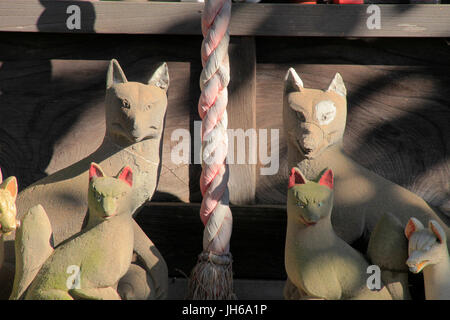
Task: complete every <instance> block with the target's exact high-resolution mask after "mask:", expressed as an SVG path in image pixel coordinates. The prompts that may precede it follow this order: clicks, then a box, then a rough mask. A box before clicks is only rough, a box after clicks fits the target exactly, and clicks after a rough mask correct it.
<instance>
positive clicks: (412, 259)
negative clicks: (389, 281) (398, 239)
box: [405, 217, 448, 273]
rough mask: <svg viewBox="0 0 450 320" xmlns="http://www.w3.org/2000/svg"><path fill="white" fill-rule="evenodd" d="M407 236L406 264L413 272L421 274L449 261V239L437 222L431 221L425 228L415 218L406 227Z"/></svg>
mask: <svg viewBox="0 0 450 320" xmlns="http://www.w3.org/2000/svg"><path fill="white" fill-rule="evenodd" d="M405 236H406V238H408V240H409V245H408V254H409V257H408V260H407V261H406V264H407V265H408V267H409V270H410V271H411V272H413V273H419V272H420V271H422V270H423V269H424V268H426V267H427V266H429V265H433V264H438V263H440V262H441V261H443V260H444V259H448V249H447V237H446V234H445V231H444V229H443V228H442V227H441V226H440V225H439V223H437V221H435V220H430V221H429V223H428V228H425V227H424V226H423V224H422V223H421V222H420V221H419V220H417V219H416V218H414V217H413V218H411V219H409V221H408V223H407V225H406V227H405Z"/></svg>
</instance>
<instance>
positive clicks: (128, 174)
mask: <svg viewBox="0 0 450 320" xmlns="http://www.w3.org/2000/svg"><path fill="white" fill-rule="evenodd" d="M117 177H118V179H120V180H123V181H125V182H126V183H128V184H129V185H130V187H132V186H133V171H132V170H131V168H130V167H124V168H123V169H122V170H120V172H119V175H118V176H117Z"/></svg>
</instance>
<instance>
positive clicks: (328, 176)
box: [319, 169, 333, 190]
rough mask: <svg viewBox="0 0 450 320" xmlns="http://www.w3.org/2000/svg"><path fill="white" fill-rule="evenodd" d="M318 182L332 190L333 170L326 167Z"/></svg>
mask: <svg viewBox="0 0 450 320" xmlns="http://www.w3.org/2000/svg"><path fill="white" fill-rule="evenodd" d="M319 184H320V185H321V186H326V187H328V188H330V189H331V190H333V171H332V170H331V169H328V170H327V171H325V172H324V174H322V176H321V177H320V179H319Z"/></svg>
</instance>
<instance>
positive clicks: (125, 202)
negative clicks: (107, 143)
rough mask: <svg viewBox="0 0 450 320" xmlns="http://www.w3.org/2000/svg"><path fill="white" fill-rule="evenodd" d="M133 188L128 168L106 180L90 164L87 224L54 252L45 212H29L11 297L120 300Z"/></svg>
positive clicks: (18, 243)
mask: <svg viewBox="0 0 450 320" xmlns="http://www.w3.org/2000/svg"><path fill="white" fill-rule="evenodd" d="M132 184H133V174H132V170H131V169H130V168H129V167H124V168H123V169H122V170H121V171H120V172H119V173H118V175H117V177H107V176H106V175H105V174H104V173H103V171H102V169H101V168H100V166H98V165H97V164H95V163H92V165H91V167H90V169H89V191H88V199H89V200H88V203H89V207H88V208H89V209H88V210H89V219H88V223H87V225H86V227H84V229H83V230H82V231H81V232H80V233H78V234H75V235H74V236H72V237H71V238H69V239H67V240H66V241H63V242H62V243H60V244H59V245H58V246H57V247H56V248H52V245H51V244H52V230H51V225H50V222H49V220H48V217H47V215H46V213H45V210H44V208H43V207H42V206H41V205H37V206H35V207H33V208H31V209H30V210H29V211H28V212H27V214H26V215H25V216H24V218H23V220H22V222H23V223H22V226H21V227H19V228H18V230H17V237H16V259H17V262H18V263H17V264H16V278H15V281H14V289H13V292H12V294H11V299H21V298H22V297H23V298H24V299H26V300H73V299H96V300H119V299H121V298H120V296H119V294H118V292H117V285H118V282H119V280H120V279H121V278H122V277H123V276H124V275H125V274H126V273H127V271H128V269H129V267H130V265H131V261H132V257H133V244H134V239H133V238H134V232H133V217H132V214H133V211H132V208H133V205H132V200H131V199H132ZM36 250H38V253H39V255H37V254H36V253H37V252H36ZM32 251H34V252H32ZM72 275H74V277H73V279H72Z"/></svg>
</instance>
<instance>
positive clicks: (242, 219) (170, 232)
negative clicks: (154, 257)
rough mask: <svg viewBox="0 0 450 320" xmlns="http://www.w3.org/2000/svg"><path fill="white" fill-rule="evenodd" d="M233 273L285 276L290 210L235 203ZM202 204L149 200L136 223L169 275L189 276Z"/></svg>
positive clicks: (198, 243) (253, 276) (238, 275)
mask: <svg viewBox="0 0 450 320" xmlns="http://www.w3.org/2000/svg"><path fill="white" fill-rule="evenodd" d="M231 210H232V212H233V221H234V223H233V236H232V237H231V250H230V251H231V253H232V255H233V273H234V277H235V278H241V279H258V278H259V279H286V274H285V271H284V241H285V233H286V209H285V206H281V205H267V206H258V205H252V206H231ZM199 212H200V204H199V203H166V202H159V203H157V202H150V203H149V204H148V206H146V207H144V208H143V209H142V211H141V212H140V213H139V214H138V215H137V217H136V222H137V223H138V224H139V225H140V226H141V228H142V229H143V230H144V232H145V233H146V234H147V235H148V236H149V238H150V239H151V240H152V241H153V242H154V243H155V245H156V247H157V248H158V250H159V251H160V252H161V254H162V255H163V257H164V259H165V260H166V262H167V265H168V267H169V275H170V276H173V277H180V276H181V275H182V274H183V273H185V274H187V275H189V273H190V272H191V270H192V268H193V267H194V265H195V263H196V262H197V255H198V254H199V253H200V252H201V251H202V237H203V225H202V223H201V221H200V218H199Z"/></svg>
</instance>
